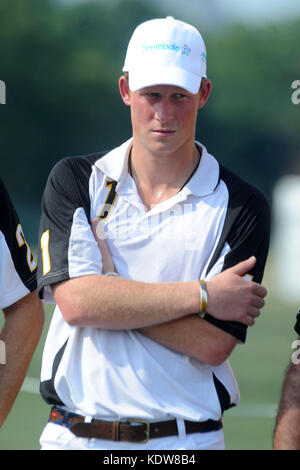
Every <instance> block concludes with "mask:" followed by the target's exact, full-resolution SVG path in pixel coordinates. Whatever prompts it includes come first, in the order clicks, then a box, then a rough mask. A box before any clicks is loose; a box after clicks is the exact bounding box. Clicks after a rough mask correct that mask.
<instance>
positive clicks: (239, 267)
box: [229, 256, 256, 276]
mask: <svg viewBox="0 0 300 470" xmlns="http://www.w3.org/2000/svg"><path fill="white" fill-rule="evenodd" d="M255 263H256V258H255V256H250V258H248V259H246V260H244V261H241V262H240V263H238V264H236V265H235V266H233V267H232V268H229V269H230V270H231V271H232V272H233V273H235V274H238V275H239V276H244V274H247V273H248V272H249V271H251V269H252V268H254V266H255Z"/></svg>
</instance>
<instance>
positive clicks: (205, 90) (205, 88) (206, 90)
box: [198, 79, 212, 109]
mask: <svg viewBox="0 0 300 470" xmlns="http://www.w3.org/2000/svg"><path fill="white" fill-rule="evenodd" d="M211 87H212V83H211V80H207V79H205V80H204V81H203V84H202V86H201V88H200V90H199V103H198V109H201V108H203V107H204V106H205V104H206V101H207V100H208V97H209V95H210V92H211Z"/></svg>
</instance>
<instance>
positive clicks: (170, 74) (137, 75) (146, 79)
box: [128, 66, 203, 94]
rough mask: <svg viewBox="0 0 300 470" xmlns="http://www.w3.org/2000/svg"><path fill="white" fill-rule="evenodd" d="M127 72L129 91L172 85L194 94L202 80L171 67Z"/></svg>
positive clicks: (143, 68)
mask: <svg viewBox="0 0 300 470" xmlns="http://www.w3.org/2000/svg"><path fill="white" fill-rule="evenodd" d="M128 72H129V88H130V90H131V91H137V90H140V89H142V88H146V87H149V86H154V85H172V86H177V87H180V88H183V89H184V90H187V91H188V92H189V93H192V94H196V93H198V91H199V88H200V84H201V79H202V78H203V77H200V76H199V75H196V74H194V73H191V72H188V71H186V70H183V69H181V68H178V67H171V66H156V67H152V68H151V69H150V68H149V69H148V68H147V67H146V68H145V67H141V68H139V69H138V70H129V71H128Z"/></svg>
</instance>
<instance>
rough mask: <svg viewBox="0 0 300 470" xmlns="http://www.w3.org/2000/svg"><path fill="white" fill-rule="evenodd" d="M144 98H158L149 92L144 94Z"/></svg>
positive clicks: (157, 95) (155, 94) (157, 94)
mask: <svg viewBox="0 0 300 470" xmlns="http://www.w3.org/2000/svg"><path fill="white" fill-rule="evenodd" d="M145 96H147V97H148V98H159V93H155V92H154V91H152V92H151V91H149V92H148V93H145Z"/></svg>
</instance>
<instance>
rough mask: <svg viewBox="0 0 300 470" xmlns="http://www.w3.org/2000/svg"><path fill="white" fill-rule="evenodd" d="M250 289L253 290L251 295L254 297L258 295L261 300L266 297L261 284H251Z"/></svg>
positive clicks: (266, 292) (264, 289) (265, 291)
mask: <svg viewBox="0 0 300 470" xmlns="http://www.w3.org/2000/svg"><path fill="white" fill-rule="evenodd" d="M252 288H253V293H254V294H255V295H258V296H259V297H261V298H264V297H266V295H267V294H268V291H267V289H266V288H265V287H264V286H262V285H261V284H257V283H256V282H253V283H252Z"/></svg>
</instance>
